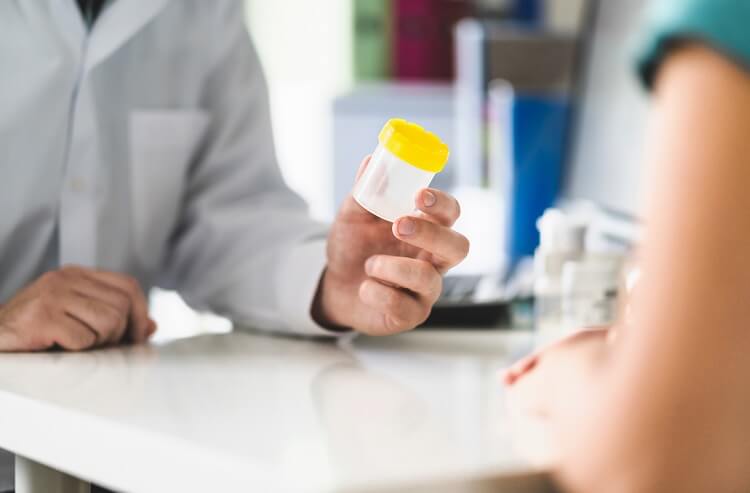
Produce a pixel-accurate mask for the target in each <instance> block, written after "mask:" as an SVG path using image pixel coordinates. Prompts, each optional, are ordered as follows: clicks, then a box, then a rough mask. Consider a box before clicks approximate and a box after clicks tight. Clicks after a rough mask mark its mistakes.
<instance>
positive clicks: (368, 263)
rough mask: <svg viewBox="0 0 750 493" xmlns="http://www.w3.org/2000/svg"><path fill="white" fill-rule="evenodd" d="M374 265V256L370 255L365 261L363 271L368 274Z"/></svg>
mask: <svg viewBox="0 0 750 493" xmlns="http://www.w3.org/2000/svg"><path fill="white" fill-rule="evenodd" d="M374 266H375V257H370V258H368V259H367V261H366V262H365V272H367V273H368V274H369V273H371V272H372V269H373V267H374Z"/></svg>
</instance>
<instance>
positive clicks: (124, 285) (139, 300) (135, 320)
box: [92, 270, 151, 343]
mask: <svg viewBox="0 0 750 493" xmlns="http://www.w3.org/2000/svg"><path fill="white" fill-rule="evenodd" d="M92 275H93V276H94V277H95V278H96V279H97V280H99V281H102V282H105V283H109V284H111V285H112V286H115V287H117V288H118V289H120V290H121V291H123V292H125V293H126V294H127V295H128V297H129V298H130V303H131V305H130V306H131V309H130V314H129V315H130V326H131V337H132V339H133V342H135V343H141V342H144V341H145V340H146V339H147V338H148V330H149V325H150V322H151V319H150V318H149V316H148V301H147V300H146V296H145V294H144V293H143V289H141V286H140V284H138V281H136V280H135V279H133V278H132V277H130V276H126V275H123V274H117V273H115V272H107V271H100V270H96V271H92Z"/></svg>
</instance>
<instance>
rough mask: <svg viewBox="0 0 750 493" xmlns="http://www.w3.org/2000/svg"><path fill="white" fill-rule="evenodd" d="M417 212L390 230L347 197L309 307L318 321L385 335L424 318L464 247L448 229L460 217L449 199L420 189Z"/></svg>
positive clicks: (462, 255)
mask: <svg viewBox="0 0 750 493" xmlns="http://www.w3.org/2000/svg"><path fill="white" fill-rule="evenodd" d="M368 161H369V158H368V159H365V161H364V162H363V163H362V166H361V168H360V172H359V175H358V177H359V176H361V175H362V171H363V170H364V167H365V166H367V163H368ZM415 206H416V208H417V209H418V211H419V212H417V213H415V214H413V215H411V216H407V217H402V218H399V219H398V220H396V222H395V223H393V224H391V223H389V222H387V221H384V220H382V219H379V218H377V217H375V216H374V215H372V214H370V213H369V212H367V211H366V210H365V209H363V208H362V207H361V206H360V205H359V204H358V203H357V202H356V201H355V200H354V199H353V198H352V196H351V195H350V196H349V197H347V199H346V201H345V202H344V204H343V206H342V208H341V211H340V212H339V215H338V217H337V218H336V222H335V223H334V224H333V228H332V229H331V234H330V236H329V238H328V266H327V269H326V271H325V274H324V275H323V278H322V280H321V283H320V287H319V290H318V295H317V296H316V300H315V303H314V306H313V316H314V318H315V319H316V320H317V321H318V322H319V323H321V324H323V325H327V326H334V327H341V328H351V329H354V330H356V331H359V332H363V333H366V334H370V335H388V334H395V333H398V332H403V331H406V330H409V329H412V328H414V327H416V326H417V325H419V324H420V323H422V322H424V321H425V320H426V319H427V317H428V316H429V314H430V310H431V309H432V305H433V304H434V303H435V301H436V300H437V299H438V297H439V296H440V292H441V290H442V274H444V273H445V272H446V271H447V270H448V269H450V268H451V267H453V266H455V265H456V264H458V263H459V262H461V261H462V260H463V259H464V258H465V257H466V255H467V254H468V252H469V241H468V240H467V239H466V238H465V237H464V236H462V235H460V234H459V233H457V232H455V231H453V230H452V229H451V226H453V224H454V223H455V222H456V220H457V219H458V217H459V215H460V208H459V205H458V202H457V201H456V199H455V198H453V197H452V196H450V195H448V194H446V193H444V192H441V191H438V190H434V189H425V190H422V191H420V192H419V193H418V194H417V196H416V197H415Z"/></svg>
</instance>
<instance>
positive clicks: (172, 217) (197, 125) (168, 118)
mask: <svg viewBox="0 0 750 493" xmlns="http://www.w3.org/2000/svg"><path fill="white" fill-rule="evenodd" d="M209 121H210V118H209V115H208V113H206V112H204V111H200V110H193V109H190V110H140V111H134V112H133V113H131V115H130V122H129V124H130V160H131V163H130V170H131V177H130V178H131V204H132V205H131V211H132V231H133V240H134V242H135V251H136V252H137V254H136V255H137V256H138V261H139V262H140V263H141V266H142V267H143V268H145V269H146V270H147V271H150V272H154V271H155V270H156V269H157V268H158V266H159V264H160V262H161V261H162V260H163V259H162V256H163V255H164V248H165V245H166V243H167V240H168V239H169V235H170V234H171V233H172V231H173V230H174V228H175V226H176V223H177V221H178V219H179V213H180V208H181V205H182V203H181V202H182V196H183V192H184V188H185V181H186V179H187V174H188V171H189V166H190V164H191V163H192V162H193V161H194V159H195V155H196V153H197V152H198V150H199V148H200V146H201V145H202V141H203V139H204V137H205V134H206V131H207V129H208V125H209Z"/></svg>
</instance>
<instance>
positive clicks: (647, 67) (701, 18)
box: [638, 0, 750, 87]
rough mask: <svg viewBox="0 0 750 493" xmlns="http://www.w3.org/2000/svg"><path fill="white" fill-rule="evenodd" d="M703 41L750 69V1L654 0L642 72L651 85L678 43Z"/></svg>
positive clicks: (648, 25) (646, 82)
mask: <svg viewBox="0 0 750 493" xmlns="http://www.w3.org/2000/svg"><path fill="white" fill-rule="evenodd" d="M685 40H693V41H700V42H703V43H706V44H707V45H709V46H710V47H712V48H713V49H715V50H717V51H718V52H720V53H722V54H724V55H725V56H727V57H728V58H730V59H731V60H733V61H735V62H736V63H738V64H739V65H740V66H741V67H743V68H744V69H746V70H748V71H750V0H653V1H652V2H651V7H650V11H649V13H648V17H647V20H646V30H645V38H644V39H643V41H642V45H641V46H642V48H641V51H640V52H639V53H640V55H639V58H638V71H639V75H640V76H641V79H642V81H643V82H644V83H645V84H646V86H648V87H651V85H652V84H653V82H654V78H655V76H656V73H657V72H658V69H659V66H660V64H661V62H662V61H663V60H664V57H665V56H666V55H667V54H668V53H669V51H670V49H672V48H673V47H674V46H675V43H678V42H680V41H685Z"/></svg>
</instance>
